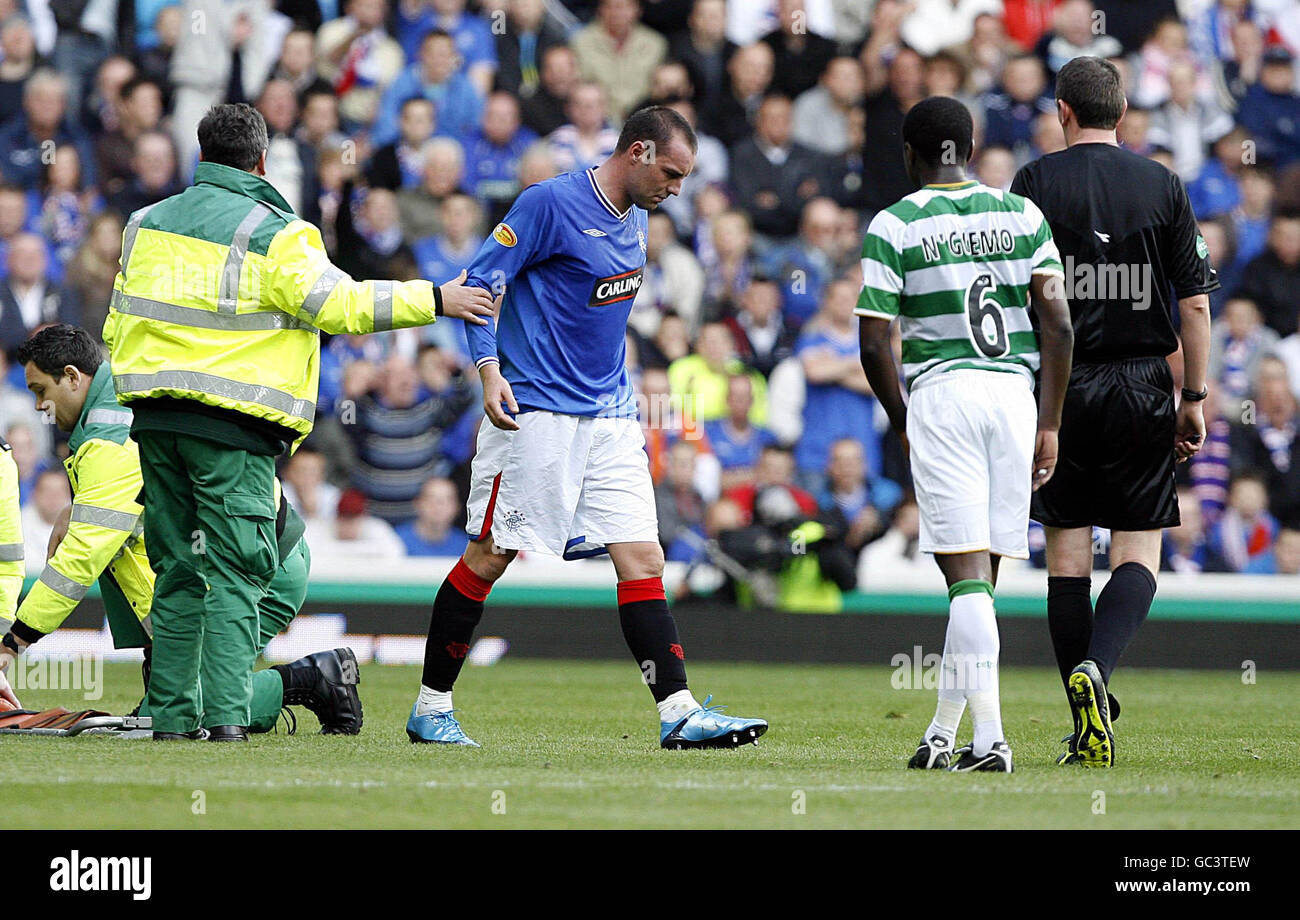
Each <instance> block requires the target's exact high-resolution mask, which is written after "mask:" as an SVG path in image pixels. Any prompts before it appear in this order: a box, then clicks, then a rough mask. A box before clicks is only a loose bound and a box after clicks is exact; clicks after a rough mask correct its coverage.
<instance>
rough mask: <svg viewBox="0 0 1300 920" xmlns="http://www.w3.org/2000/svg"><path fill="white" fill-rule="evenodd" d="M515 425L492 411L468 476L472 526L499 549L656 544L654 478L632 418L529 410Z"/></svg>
mask: <svg viewBox="0 0 1300 920" xmlns="http://www.w3.org/2000/svg"><path fill="white" fill-rule="evenodd" d="M516 421H517V422H519V430H518V431H502V430H501V429H500V428H497V427H496V426H495V425H493V424H492V422H491V421H489V420H488V419H487V418H486V417H484V419H483V423H482V424H481V425H480V426H479V432H478V449H477V451H476V452H475V454H474V463H473V466H472V472H471V477H470V490H469V501H468V503H467V504H468V511H469V520H468V522H467V524H466V530H467V531H469V535H470V539H473V540H481V539H483V538H484V537H486V536H487V535H488V533H491V534H492V540H493V542H494V543H496V545H497V546H498V547H500V548H501V549H521V550H533V551H536V552H543V553H549V554H551V555H553V556H562V557H563V558H565V559H581V558H584V557H586V556H595V555H599V554H600V553H603V552H606V548H605V547H606V546H607V545H608V544H610V543H641V542H644V543H657V542H659V521H658V517H657V515H656V514H655V498H654V484H653V483H652V482H651V479H650V461H649V458H648V457H647V456H646V452H645V436H644V435H643V434H642V433H641V425H640V423H639V422H638V421H637V420H636V419H634V418H586V417H580V416H576V415H558V414H556V413H554V412H542V411H530V412H523V413H520V414H519V416H518V417H517V418H516Z"/></svg>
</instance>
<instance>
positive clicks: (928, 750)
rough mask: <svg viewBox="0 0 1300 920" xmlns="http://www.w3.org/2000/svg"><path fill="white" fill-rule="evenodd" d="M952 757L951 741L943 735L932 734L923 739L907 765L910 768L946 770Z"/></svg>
mask: <svg viewBox="0 0 1300 920" xmlns="http://www.w3.org/2000/svg"><path fill="white" fill-rule="evenodd" d="M951 757H952V744H951V742H949V741H948V739H947V738H945V737H943V736H942V735H931V736H930V737H929V738H922V739H921V743H920V744H918V745H917V746H916V753H915V754H913V755H912V759H911V760H909V761H908V762H907V767H908V769H909V770H946V769H948V761H949V758H951Z"/></svg>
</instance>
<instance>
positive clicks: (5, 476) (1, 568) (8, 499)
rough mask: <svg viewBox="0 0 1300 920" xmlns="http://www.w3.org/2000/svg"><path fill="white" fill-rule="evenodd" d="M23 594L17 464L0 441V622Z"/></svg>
mask: <svg viewBox="0 0 1300 920" xmlns="http://www.w3.org/2000/svg"><path fill="white" fill-rule="evenodd" d="M22 593H23V523H22V508H21V507H20V506H19V503H18V464H16V463H14V456H13V454H12V453H10V451H9V445H8V444H7V443H6V442H5V441H4V440H2V439H0V620H12V619H13V618H14V611H15V610H16V609H18V597H19V595H21V594H22Z"/></svg>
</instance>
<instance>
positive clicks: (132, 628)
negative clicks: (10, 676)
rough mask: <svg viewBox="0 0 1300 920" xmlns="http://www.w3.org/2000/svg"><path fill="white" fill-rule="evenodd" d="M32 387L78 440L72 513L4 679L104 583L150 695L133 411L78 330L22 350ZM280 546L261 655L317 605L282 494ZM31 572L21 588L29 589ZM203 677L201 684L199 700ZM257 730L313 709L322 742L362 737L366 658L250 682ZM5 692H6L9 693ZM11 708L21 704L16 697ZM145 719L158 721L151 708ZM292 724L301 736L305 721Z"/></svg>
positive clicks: (22, 611)
mask: <svg viewBox="0 0 1300 920" xmlns="http://www.w3.org/2000/svg"><path fill="white" fill-rule="evenodd" d="M17 360H18V363H19V364H21V365H23V366H24V369H25V371H26V375H27V388H28V389H29V390H31V391H32V395H34V396H35V397H36V407H37V409H39V410H41V411H43V412H46V413H47V414H48V415H51V416H52V417H53V419H54V422H55V424H57V425H58V426H59V428H60V429H61V430H63V431H65V432H68V451H69V456H68V459H67V460H66V461H64V466H65V467H66V469H67V471H68V479H69V480H70V481H71V484H72V496H73V497H72V505H71V506H70V507H69V508H68V509H67V511H66V512H65V517H64V518H63V520H62V521H61V522H60V523H59V524H57V525H56V526H55V531H54V534H53V535H52V537H51V540H50V544H51V550H50V555H49V558H48V560H47V562H46V564H45V569H44V570H43V571H42V572H41V575H40V579H39V580H38V581H37V582H36V584H35V585H33V586H32V590H31V591H29V592H28V594H27V597H26V598H24V599H23V602H22V605H21V606H20V607H18V609H17V612H16V613H15V612H14V610H13V608H12V607H8V608H4V609H2V610H0V613H4V614H6V615H7V616H8V617H12V618H13V621H14V622H13V624H12V625H11V626H10V628H9V631H8V632H7V633H6V634H5V636H4V639H3V646H0V686H3V685H6V684H7V680H6V679H5V677H4V670H5V668H7V667H8V665H9V663H10V662H11V661H13V659H14V658H15V657H16V656H17V655H19V654H20V653H21V652H22V651H23V650H24V649H26V648H28V647H29V646H31V645H32V644H34V643H36V642H38V641H39V640H40V639H41V638H43V637H44V636H46V635H48V634H49V633H51V632H53V631H54V630H55V629H57V628H58V627H59V626H60V625H61V624H62V623H63V621H64V620H66V619H67V617H68V615H69V614H70V613H72V611H73V610H74V609H76V606H77V604H78V603H80V602H81V599H82V598H83V597H85V595H86V592H87V591H88V590H89V589H90V586H91V585H92V584H94V583H95V582H96V581H98V582H99V589H100V596H101V597H102V599H103V603H104V610H105V612H106V614H107V616H108V627H109V631H110V632H111V633H112V635H113V645H114V647H115V648H143V649H144V651H145V660H144V668H143V675H144V683H145V690H146V691H147V690H148V687H149V680H150V672H151V670H152V668H151V663H152V661H151V657H152V656H151V651H152V646H153V624H152V618H151V615H150V613H151V608H152V606H153V593H154V572H153V569H151V568H150V567H149V557H148V554H147V552H146V549H145V538H144V526H143V522H142V520H141V516H142V512H143V510H144V509H143V508H142V507H141V505H140V503H139V501H138V499H139V495H140V489H141V486H142V479H141V475H140V451H139V448H138V446H137V445H136V443H135V441H133V440H131V437H130V432H131V410H129V409H123V408H122V407H121V406H119V405H118V404H117V399H116V397H115V396H114V395H113V375H112V372H111V371H110V369H109V366H108V362H107V361H105V360H104V355H103V351H102V349H101V348H100V346H99V344H98V343H97V342H95V340H94V339H93V338H91V336H90V334H89V333H88V332H86V331H85V330H84V329H81V328H78V327H76V326H68V325H57V326H48V327H46V328H45V329H42V330H41V331H40V332H38V333H36V334H35V335H34V336H32V337H31V338H30V339H28V340H27V341H26V342H24V343H23V344H22V346H21V347H19V349H18V354H17ZM276 492H277V496H276V497H277V499H278V500H279V506H278V507H279V514H278V515H277V527H276V539H277V542H278V544H279V556H280V564H279V566H278V567H277V568H276V571H275V576H274V577H273V578H272V579H271V584H270V588H269V589H268V591H267V592H266V595H265V596H264V597H263V598H262V600H261V602H260V603H259V604H258V607H257V611H256V613H257V616H258V630H259V634H258V640H257V642H258V649H259V651H260V650H263V649H265V648H266V644H267V643H268V642H269V641H270V640H271V639H272V637H274V636H275V635H276V634H277V633H279V632H280V631H281V630H283V629H284V628H285V627H286V626H288V624H289V621H290V620H292V619H293V617H294V616H295V615H296V614H297V613H298V609H299V607H301V606H302V602H303V601H304V600H305V599H306V596H307V573H308V570H309V569H310V567H311V555H310V553H309V552H308V550H307V541H306V540H304V539H303V537H302V534H303V529H304V527H303V522H302V519H301V518H299V517H298V515H297V514H296V513H294V511H293V509H292V508H290V507H289V505H288V503H287V502H285V501H284V499H283V497H282V496H281V495H280V494H279V489H278V488H277V490H276ZM19 545H21V544H19ZM21 577H22V576H21V572H20V573H19V584H21ZM201 685H202V678H200V690H201ZM252 685H253V697H252V702H251V703H250V715H251V717H250V721H249V723H248V728H249V730H250V731H253V732H267V731H270V730H271V729H272V728H273V727H274V726H275V723H276V719H277V717H278V716H279V714H280V711H281V709H282V707H284V706H286V705H289V704H300V705H304V706H306V707H307V708H308V709H309V710H311V711H312V712H313V713H315V714H316V716H317V717H318V718H319V719H320V722H321V732H322V733H323V734H345V735H355V734H357V733H358V732H359V731H360V730H361V700H360V698H359V697H358V695H357V688H356V685H357V666H356V658H355V657H354V656H353V654H352V650H351V649H346V648H344V649H334V650H333V651H328V652H319V653H317V654H315V655H310V656H308V657H306V658H302V659H299V660H298V661H295V662H292V663H290V664H286V665H276V666H274V667H272V668H268V669H266V670H264V671H257V672H254V673H253V674H252ZM0 692H3V691H2V690H0ZM8 698H9V700H10V702H12V703H14V704H15V705H17V704H18V700H17V697H15V696H13V694H12V691H10V693H9V695H8ZM138 714H139V715H141V716H148V715H151V712H150V708H149V705H148V701H147V699H146V701H145V702H144V703H143V704H142V705H141V706H140V708H139V711H138ZM291 724H293V725H296V718H295V719H293V720H292V722H291Z"/></svg>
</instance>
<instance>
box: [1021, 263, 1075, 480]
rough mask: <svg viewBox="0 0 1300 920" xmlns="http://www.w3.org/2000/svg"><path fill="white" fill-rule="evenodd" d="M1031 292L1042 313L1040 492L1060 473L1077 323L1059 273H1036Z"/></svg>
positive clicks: (1036, 442)
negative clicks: (1059, 448)
mask: <svg viewBox="0 0 1300 920" xmlns="http://www.w3.org/2000/svg"><path fill="white" fill-rule="evenodd" d="M1029 292H1030V296H1031V298H1032V303H1033V306H1034V313H1035V314H1036V315H1037V316H1038V324H1039V331H1038V354H1039V360H1040V367H1041V370H1040V380H1039V392H1038V433H1037V435H1035V437H1034V466H1033V470H1032V471H1031V473H1030V475H1031V476H1032V477H1033V489H1034V491H1035V492H1037V491H1038V490H1039V489H1040V488H1042V487H1043V485H1044V484H1046V483H1047V481H1048V480H1049V479H1051V478H1052V474H1053V473H1055V472H1056V458H1057V432H1059V431H1060V430H1061V411H1062V409H1064V407H1065V391H1066V388H1067V387H1068V386H1069V385H1070V365H1071V363H1072V362H1073V359H1074V358H1073V356H1074V323H1073V322H1072V321H1071V320H1070V307H1069V304H1067V303H1066V302H1065V297H1064V296H1063V295H1064V285H1063V284H1062V283H1061V277H1060V276H1059V275H1055V274H1044V273H1038V274H1035V275H1034V276H1033V277H1032V278H1031V279H1030V282H1029Z"/></svg>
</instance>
